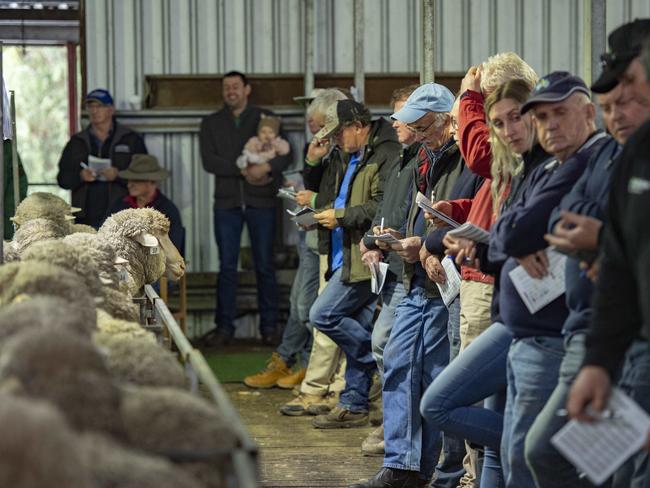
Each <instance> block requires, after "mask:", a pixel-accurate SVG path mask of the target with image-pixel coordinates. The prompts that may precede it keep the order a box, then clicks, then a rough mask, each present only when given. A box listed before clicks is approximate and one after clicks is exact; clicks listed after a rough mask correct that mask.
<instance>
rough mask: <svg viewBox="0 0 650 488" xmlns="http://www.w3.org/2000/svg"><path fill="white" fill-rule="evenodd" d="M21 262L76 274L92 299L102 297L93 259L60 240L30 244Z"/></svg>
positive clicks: (97, 271) (96, 267)
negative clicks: (43, 264) (44, 264)
mask: <svg viewBox="0 0 650 488" xmlns="http://www.w3.org/2000/svg"><path fill="white" fill-rule="evenodd" d="M22 261H23V262H27V261H40V262H45V263H50V264H55V265H58V266H61V267H62V268H65V269H68V270H70V271H72V272H74V273H76V274H77V276H78V277H79V279H80V280H81V282H82V283H83V284H84V286H85V287H86V289H87V290H88V291H89V292H90V293H91V294H92V295H93V296H94V297H102V296H103V292H102V283H101V281H100V279H99V268H98V266H97V264H96V262H95V260H93V259H87V258H86V255H85V254H84V253H80V252H78V250H77V248H75V247H74V246H73V245H71V244H69V243H68V242H64V241H62V240H52V239H50V240H45V241H40V242H36V243H34V244H32V245H31V246H30V247H29V249H27V250H25V251H24V252H23V254H22Z"/></svg>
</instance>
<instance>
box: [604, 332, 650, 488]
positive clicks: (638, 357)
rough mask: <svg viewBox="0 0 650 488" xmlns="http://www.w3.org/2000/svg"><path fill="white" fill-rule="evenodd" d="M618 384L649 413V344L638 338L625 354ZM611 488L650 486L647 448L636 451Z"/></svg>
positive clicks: (647, 487)
mask: <svg viewBox="0 0 650 488" xmlns="http://www.w3.org/2000/svg"><path fill="white" fill-rule="evenodd" d="M618 386H619V387H620V388H621V389H622V390H623V391H625V393H627V394H628V395H630V397H632V399H633V400H634V401H635V402H637V403H638V404H639V406H641V408H643V409H644V410H645V411H646V412H649V413H650V343H648V341H645V340H637V341H635V342H634V343H632V345H631V346H630V348H629V349H628V350H627V352H626V354H625V363H624V365H623V372H622V373H621V379H620V380H619V382H618ZM612 488H650V463H648V452H647V451H645V450H642V451H640V452H639V453H637V454H635V455H634V456H633V457H632V458H631V459H630V460H628V462H627V463H625V464H624V465H623V466H622V467H621V468H620V469H619V470H618V471H616V473H614V478H613V481H612Z"/></svg>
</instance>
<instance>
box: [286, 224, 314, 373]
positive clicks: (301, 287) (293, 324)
mask: <svg viewBox="0 0 650 488" xmlns="http://www.w3.org/2000/svg"><path fill="white" fill-rule="evenodd" d="M299 237H300V240H299V241H298V245H297V246H296V247H297V249H298V257H299V258H300V262H299V264H298V271H297V272H296V276H295V278H294V279H293V284H292V285H291V295H290V297H289V304H290V309H289V318H288V319H287V324H286V325H285V327H284V332H283V333H282V342H281V343H280V345H279V346H278V354H279V355H280V357H281V358H282V359H283V360H284V362H285V363H287V366H289V367H291V366H293V365H294V364H295V362H296V358H297V356H300V365H301V367H303V368H306V367H307V363H308V362H309V353H310V352H311V341H312V334H311V330H310V328H309V325H308V322H309V310H310V309H311V305H312V303H314V300H316V297H317V296H318V266H319V257H318V252H317V251H314V250H313V249H309V248H308V247H307V244H306V243H305V233H304V232H302V231H300V232H299Z"/></svg>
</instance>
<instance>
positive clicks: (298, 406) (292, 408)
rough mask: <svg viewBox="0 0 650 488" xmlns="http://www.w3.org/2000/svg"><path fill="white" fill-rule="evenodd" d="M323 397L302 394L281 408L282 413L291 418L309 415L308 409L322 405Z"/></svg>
mask: <svg viewBox="0 0 650 488" xmlns="http://www.w3.org/2000/svg"><path fill="white" fill-rule="evenodd" d="M322 402H323V397H322V396H320V395H307V394H305V393H301V394H300V395H298V396H297V397H296V398H294V399H293V400H291V401H290V402H288V403H285V404H284V405H282V406H281V407H280V413H282V414H284V415H289V416H290V417H299V416H300V415H309V412H308V411H307V409H308V408H309V407H310V406H311V405H313V404H315V403H322Z"/></svg>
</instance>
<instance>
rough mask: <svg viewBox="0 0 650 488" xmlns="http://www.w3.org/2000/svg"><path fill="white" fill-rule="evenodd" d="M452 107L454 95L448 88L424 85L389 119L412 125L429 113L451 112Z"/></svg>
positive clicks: (434, 84) (430, 84) (433, 84)
mask: <svg viewBox="0 0 650 488" xmlns="http://www.w3.org/2000/svg"><path fill="white" fill-rule="evenodd" d="M453 106H454V95H453V93H451V91H449V88H447V87H446V86H443V85H439V84H438V83H425V84H424V85H421V86H419V87H417V88H416V89H415V91H414V92H413V93H411V95H410V96H409V97H408V98H407V99H406V103H405V104H404V106H403V107H402V108H401V109H400V110H398V111H397V112H395V113H394V114H393V115H391V118H393V119H395V120H399V121H400V122H404V123H405V124H412V123H413V122H415V121H416V120H419V119H421V118H422V117H424V116H425V115H426V114H428V113H429V112H451V109H452V107H453Z"/></svg>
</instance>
